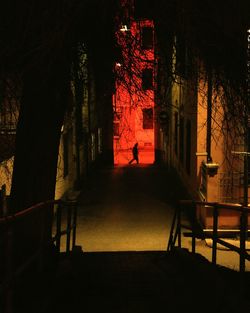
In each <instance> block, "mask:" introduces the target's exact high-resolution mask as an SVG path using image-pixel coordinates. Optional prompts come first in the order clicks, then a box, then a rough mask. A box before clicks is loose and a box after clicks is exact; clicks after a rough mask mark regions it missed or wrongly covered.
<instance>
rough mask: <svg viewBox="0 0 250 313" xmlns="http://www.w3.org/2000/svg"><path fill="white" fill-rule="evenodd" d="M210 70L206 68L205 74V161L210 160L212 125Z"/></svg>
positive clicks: (209, 161)
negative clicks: (206, 72)
mask: <svg viewBox="0 0 250 313" xmlns="http://www.w3.org/2000/svg"><path fill="white" fill-rule="evenodd" d="M212 89H213V83H212V72H211V69H210V68H209V69H208V75H207V142H206V145H207V163H211V162H212V156H211V128H212V127H211V125H212Z"/></svg>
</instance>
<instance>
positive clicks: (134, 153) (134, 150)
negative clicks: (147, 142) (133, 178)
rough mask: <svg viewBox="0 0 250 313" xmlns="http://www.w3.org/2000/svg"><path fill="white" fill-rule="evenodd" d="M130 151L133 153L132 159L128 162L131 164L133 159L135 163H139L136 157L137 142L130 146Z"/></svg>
mask: <svg viewBox="0 0 250 313" xmlns="http://www.w3.org/2000/svg"><path fill="white" fill-rule="evenodd" d="M132 153H133V159H132V160H130V161H129V162H128V163H129V164H131V163H132V162H133V161H136V163H137V164H138V163H139V159H138V143H136V144H135V145H134V146H133V148H132Z"/></svg>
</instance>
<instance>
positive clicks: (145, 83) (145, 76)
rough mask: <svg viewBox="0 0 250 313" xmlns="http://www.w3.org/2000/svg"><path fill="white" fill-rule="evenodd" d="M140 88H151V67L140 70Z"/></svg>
mask: <svg viewBox="0 0 250 313" xmlns="http://www.w3.org/2000/svg"><path fill="white" fill-rule="evenodd" d="M142 89H143V90H149V89H153V70H152V68H146V69H144V70H143V71H142Z"/></svg>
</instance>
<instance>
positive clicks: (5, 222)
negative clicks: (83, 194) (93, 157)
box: [0, 200, 77, 313]
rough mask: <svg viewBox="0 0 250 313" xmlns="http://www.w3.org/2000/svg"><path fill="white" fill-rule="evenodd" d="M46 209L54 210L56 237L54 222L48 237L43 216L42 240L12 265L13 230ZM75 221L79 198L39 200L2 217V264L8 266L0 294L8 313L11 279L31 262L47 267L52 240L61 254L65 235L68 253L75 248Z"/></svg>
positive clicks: (10, 302) (40, 233)
mask: <svg viewBox="0 0 250 313" xmlns="http://www.w3.org/2000/svg"><path fill="white" fill-rule="evenodd" d="M44 208H46V209H49V210H53V212H54V214H53V215H54V217H55V218H56V221H55V232H56V234H55V236H53V235H52V223H51V229H50V230H49V233H51V237H50V238H45V230H46V229H45V227H47V226H48V225H47V224H45V220H44V217H45V215H44V214H43V216H41V217H42V218H41V228H40V229H39V238H40V239H39V243H38V244H37V246H36V248H35V249H34V251H32V254H31V255H29V256H28V257H26V259H25V260H23V261H22V263H21V264H19V265H18V266H16V268H14V267H13V253H14V250H13V249H14V242H15V239H16V238H14V232H15V227H16V226H17V225H19V222H20V221H21V220H23V219H25V218H27V217H28V216H31V215H32V214H33V213H34V212H36V211H41V213H43V212H42V210H43V209H44ZM63 209H65V210H66V212H67V216H66V218H67V222H66V229H63V230H62V226H61V224H62V210H63ZM76 222H77V202H76V200H68V201H66V200H65V201H63V200H47V201H44V202H40V203H37V204H35V205H33V206H31V207H29V208H27V209H25V210H23V211H20V212H17V213H15V214H12V215H6V216H4V217H1V218H0V228H1V229H2V232H3V238H4V240H5V241H4V242H3V248H4V251H3V253H2V255H3V263H4V266H5V270H4V274H5V277H4V278H3V280H1V281H0V294H1V293H4V298H5V299H4V302H5V303H4V308H3V311H4V312H5V313H12V312H13V300H12V298H13V295H12V294H13V290H12V282H13V280H14V279H15V278H17V277H18V276H19V275H20V274H22V273H23V272H24V271H25V270H26V269H27V268H29V266H30V265H31V264H33V263H34V262H37V264H38V269H39V270H42V268H43V266H44V256H45V250H46V247H48V246H49V245H50V244H51V243H52V244H53V243H54V244H55V250H56V253H57V254H58V253H60V249H61V237H62V236H63V235H66V253H69V252H70V250H71V249H73V248H74V247H75V241H76Z"/></svg>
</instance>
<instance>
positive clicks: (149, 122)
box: [142, 109, 154, 129]
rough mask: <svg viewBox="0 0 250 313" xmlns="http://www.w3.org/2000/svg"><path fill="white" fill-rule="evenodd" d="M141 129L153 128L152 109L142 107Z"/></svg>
mask: <svg viewBox="0 0 250 313" xmlns="http://www.w3.org/2000/svg"><path fill="white" fill-rule="evenodd" d="M142 114H143V123H142V124H143V125H142V127H143V129H153V127H154V125H153V109H143V110H142Z"/></svg>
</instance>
